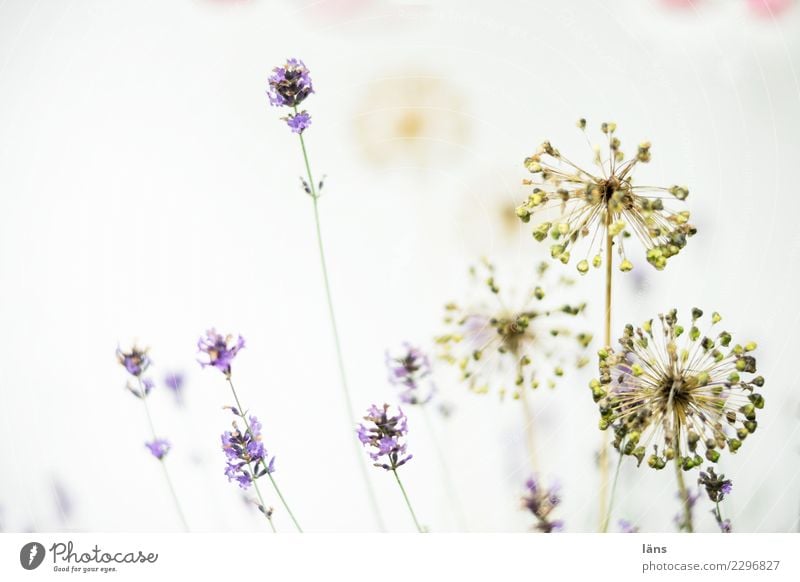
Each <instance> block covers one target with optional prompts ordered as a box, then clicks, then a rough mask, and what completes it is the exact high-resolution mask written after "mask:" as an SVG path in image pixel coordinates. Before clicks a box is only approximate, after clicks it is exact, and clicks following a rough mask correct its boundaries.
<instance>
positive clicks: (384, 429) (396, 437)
mask: <svg viewBox="0 0 800 582" xmlns="http://www.w3.org/2000/svg"><path fill="white" fill-rule="evenodd" d="M397 410H398V413H397V415H396V416H389V405H388V404H384V405H383V408H378V407H377V406H375V405H372V406H370V407H369V409H368V410H367V415H366V416H365V417H364V420H366V421H367V425H363V424H360V425H359V426H358V429H357V431H356V432H357V433H358V440H359V441H361V444H362V445H364V446H369V447H371V448H372V449H373V450H371V451H370V452H369V456H370V458H371V459H372V460H373V461H375V463H374V465H375V466H376V467H380V468H381V469H385V470H387V471H395V470H397V468H398V467H402V466H403V465H405V464H406V463H407V462H408V461H410V460H411V459H412V457H413V455H409V454H407V453H406V444H405V443H404V442H401V439H403V438H405V436H406V433H407V432H408V419H407V418H406V415H405V414H403V411H402V409H400V408H398V409H397ZM381 457H386V460H385V461H383V462H382V461H381Z"/></svg>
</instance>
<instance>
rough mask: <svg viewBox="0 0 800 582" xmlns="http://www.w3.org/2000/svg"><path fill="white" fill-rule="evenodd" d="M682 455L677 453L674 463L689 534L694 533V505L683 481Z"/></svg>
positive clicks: (685, 526) (684, 520)
mask: <svg viewBox="0 0 800 582" xmlns="http://www.w3.org/2000/svg"><path fill="white" fill-rule="evenodd" d="M680 458H681V457H680V454H679V453H678V451H677V450H676V451H675V459H674V460H673V461H672V462H673V463H674V464H675V478H676V479H677V481H678V494H679V495H680V498H681V505H683V524H682V526H683V529H685V530H686V531H687V532H689V533H694V526H693V525H692V503H691V500H690V499H689V490H688V489H687V488H686V483H685V482H684V480H683V469H681V464H680V463H679V462H678V459H680Z"/></svg>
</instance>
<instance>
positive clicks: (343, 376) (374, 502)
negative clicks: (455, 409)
mask: <svg viewBox="0 0 800 582" xmlns="http://www.w3.org/2000/svg"><path fill="white" fill-rule="evenodd" d="M294 112H295V114H296V113H297V107H295V108H294ZM298 135H299V137H300V148H301V149H302V151H303V162H304V164H305V168H306V176H307V177H308V189H309V195H310V196H311V201H312V205H313V207H314V224H315V227H316V233H317V247H318V249H319V262H320V267H321V269H322V280H323V283H324V287H325V298H326V301H327V304H328V315H329V317H330V322H331V330H332V332H333V342H334V345H335V348H336V362H337V365H338V368H339V383H340V384H341V386H342V393H343V394H344V401H345V407H346V412H347V421H348V425H349V427H350V428H351V429H353V430H354V429H355V426H356V419H355V417H354V416H353V402H352V400H351V398H350V389H349V388H348V384H347V373H346V372H345V366H344V356H343V355H342V344H341V341H340V339H339V327H338V325H337V323H336V312H335V310H334V307H333V295H332V293H331V285H330V279H329V277H328V266H327V261H326V260H325V247H324V245H323V242H322V226H321V224H320V218H319V204H318V202H319V192H317V184H316V182H314V176H313V175H312V173H311V164H310V162H309V160H308V150H307V149H306V142H305V139H304V138H303V134H302V133H300V134H298ZM350 440H351V441H352V442H353V449H354V450H355V454H356V457H357V458H358V466H359V469H360V471H361V477H362V479H363V481H364V484H365V485H366V488H367V497H368V498H369V502H370V505H371V506H372V512H373V514H374V516H375V520H376V521H377V522H378V527H379V529H380V530H381V531H386V527H385V525H384V523H383V517H382V516H381V511H380V505H379V504H378V498H377V497H376V495H375V490H374V489H373V487H372V482H371V481H370V479H369V473H367V467H366V464H365V460H364V456H363V454H362V452H361V448H360V446H359V444H358V440H357V439H355V438H351V439H350Z"/></svg>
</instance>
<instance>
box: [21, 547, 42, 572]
mask: <svg viewBox="0 0 800 582" xmlns="http://www.w3.org/2000/svg"><path fill="white" fill-rule="evenodd" d="M44 555H45V551H44V546H43V545H42V544H40V543H39V542H28V543H27V544H25V545H24V546H22V549H21V550H20V551H19V563H20V564H22V567H23V568H25V569H26V570H35V569H36V568H38V567H39V566H41V565H42V562H43V561H44Z"/></svg>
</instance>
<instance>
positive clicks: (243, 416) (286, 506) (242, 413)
mask: <svg viewBox="0 0 800 582" xmlns="http://www.w3.org/2000/svg"><path fill="white" fill-rule="evenodd" d="M227 379H228V385H229V386H230V387H231V392H232V393H233V399H234V400H235V401H236V408H237V410H238V411H239V415H240V418H241V419H242V420H243V421H244V426H245V428H246V429H247V432H249V433H250V434H251V435H252V434H253V432H252V431H251V430H250V423H249V422H248V421H247V415H246V414H245V409H244V408H243V407H242V403H241V402H240V401H239V395H238V394H236V388H234V386H233V380H231V377H230V375H228V376H227ZM265 462H266V461H265ZM247 468H248V469H249V470H250V474H251V475H253V477H252V480H253V486H254V487H255V490H256V494H257V495H258V500H259V501H260V502H261V507H263V508H264V515H266V516H267V519H268V520H269V525H270V526H272V530H273V531H275V526H274V525H273V524H272V516H270V515H269V514H268V512H267V506H266V505H265V504H264V499H263V498H262V497H261V491H259V489H258V483H257V482H256V477H255V474H254V473H253V470H252V469H251V468H250V463H247ZM267 476H268V477H269V480H270V482H271V483H272V486H273V487H274V488H275V493H277V494H278V497H279V498H280V500H281V503H282V504H283V508H284V509H285V510H286V513H288V514H289V517H290V518H291V519H292V522H294V526H295V527H296V528H297V531H299V532H300V533H303V528H301V527H300V524H299V523H298V521H297V519H295V517H294V513H292V510H291V509H290V508H289V504H288V503H286V499H284V497H283V494H282V493H281V490H280V489H278V485H277V484H276V483H275V479H273V477H272V474H271V473H267Z"/></svg>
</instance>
